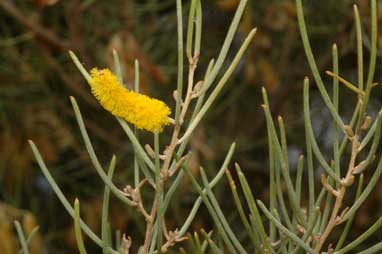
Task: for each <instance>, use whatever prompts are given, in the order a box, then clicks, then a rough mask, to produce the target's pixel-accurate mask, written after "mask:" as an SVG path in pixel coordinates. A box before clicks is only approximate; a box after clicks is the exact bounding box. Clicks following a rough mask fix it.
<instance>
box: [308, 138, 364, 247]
mask: <svg viewBox="0 0 382 254" xmlns="http://www.w3.org/2000/svg"><path fill="white" fill-rule="evenodd" d="M351 141H352V153H351V157H350V161H349V166H348V171H347V173H346V176H345V178H344V179H343V180H342V181H341V187H340V189H339V190H337V191H336V192H337V193H338V195H337V196H335V198H336V201H335V203H334V207H333V210H332V213H331V216H330V219H329V222H328V224H327V226H326V228H325V230H324V232H323V233H322V235H321V236H320V237H319V240H318V242H317V244H316V247H315V250H316V251H317V252H318V253H319V252H320V250H321V249H322V246H323V245H324V243H325V241H326V239H327V238H328V237H329V235H330V233H331V232H332V230H333V228H334V227H335V226H336V225H338V223H339V221H340V220H341V216H343V215H344V212H342V213H341V214H340V215H338V214H339V211H340V209H341V207H342V201H343V199H344V197H345V194H346V190H347V187H349V185H351V184H352V183H353V180H354V176H353V174H352V172H353V169H354V167H355V161H356V158H357V155H358V146H359V142H358V135H354V136H353V137H352V138H351ZM345 210H346V209H345ZM345 212H346V211H345Z"/></svg>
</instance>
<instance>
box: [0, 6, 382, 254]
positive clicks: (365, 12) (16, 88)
mask: <svg viewBox="0 0 382 254" xmlns="http://www.w3.org/2000/svg"><path fill="white" fill-rule="evenodd" d="M183 2H184V20H186V18H187V17H188V16H187V11H188V8H189V1H183ZM238 2H239V0H203V1H202V6H203V37H202V50H201V57H200V62H199V65H198V71H197V77H198V78H202V75H203V74H204V71H205V69H206V65H207V64H208V62H209V60H210V59H211V58H213V57H215V56H216V55H217V54H218V52H219V49H220V46H221V44H222V42H223V39H224V36H225V33H226V31H227V29H228V26H229V24H230V21H231V18H232V17H233V14H234V11H235V9H236V6H237V4H238ZM248 2H249V3H248V6H247V9H246V11H245V14H244V17H243V19H242V21H241V24H240V29H239V32H238V33H237V34H236V37H235V39H234V44H233V47H232V49H233V50H232V52H233V53H231V55H229V59H228V60H231V59H232V57H233V54H234V52H236V50H237V48H238V47H239V46H240V44H241V42H242V41H243V39H244V38H245V36H246V34H247V33H248V32H249V30H250V29H251V28H253V27H254V26H256V27H258V33H257V35H256V37H255V40H254V42H253V43H252V45H251V47H250V49H249V50H248V52H247V53H246V55H245V57H244V59H243V61H242V62H241V63H240V65H239V67H238V68H237V70H236V71H235V74H234V77H233V78H231V79H230V81H229V83H228V84H227V86H226V88H225V89H224V91H223V93H222V95H221V96H220V97H219V99H218V100H217V101H216V103H215V104H214V106H213V107H212V108H211V110H210V111H209V113H208V114H207V116H206V118H205V120H204V121H203V122H202V124H200V126H199V127H198V128H197V131H196V133H195V135H194V136H193V137H192V140H191V143H190V149H191V150H192V151H193V154H194V156H193V159H192V162H191V170H192V171H193V172H195V174H196V175H197V169H198V168H199V165H203V166H204V167H205V169H206V170H207V172H208V173H209V175H210V176H212V175H214V173H215V172H216V170H217V169H218V168H219V166H220V164H221V163H222V161H223V159H224V157H225V154H226V152H227V150H228V148H229V145H230V144H231V143H232V142H233V141H236V142H237V149H236V152H235V155H234V159H233V161H237V162H239V163H240V165H241V167H242V168H243V169H244V170H245V173H246V175H247V177H248V179H249V181H250V183H251V184H252V188H253V190H254V192H255V194H256V195H257V197H258V198H263V199H266V198H267V195H268V190H267V188H268V184H267V183H268V160H267V136H266V128H265V117H264V115H263V112H262V109H261V107H260V105H261V103H262V100H261V94H260V89H261V87H262V86H264V87H265V88H266V89H267V90H268V92H269V94H270V100H271V110H272V112H273V114H274V116H277V115H282V116H283V117H284V120H285V124H286V128H287V136H288V142H289V144H288V145H289V151H290V154H289V156H290V162H291V168H292V169H293V170H294V169H295V166H296V163H297V158H298V156H299V155H300V154H303V153H305V152H304V147H305V141H304V128H303V121H302V104H301V99H302V80H303V78H304V76H306V75H308V76H310V75H311V74H310V70H309V67H308V65H307V61H306V58H305V54H304V51H303V49H302V44H301V41H300V35H299V31H298V28H297V22H296V20H297V18H296V9H295V6H294V1H290V0H256V1H255V0H251V1H248ZM378 2H380V4H379V8H378V17H379V19H378V23H379V25H380V26H379V27H382V1H378ZM354 3H356V4H358V5H359V9H360V13H361V18H362V25H363V31H364V38H365V41H364V57H365V62H366V63H367V61H368V55H369V48H368V45H369V44H368V42H369V40H368V34H369V16H370V11H369V1H365V0H358V1H357V0H320V1H319V0H306V1H304V8H305V17H306V21H307V24H308V32H309V35H310V38H311V43H312V47H313V51H314V53H315V56H316V60H317V63H318V66H319V69H320V70H321V71H322V72H323V71H325V70H329V69H331V68H332V67H331V46H332V43H336V44H337V45H338V48H339V58H340V73H341V75H342V76H343V77H346V78H347V79H348V80H350V81H356V73H357V71H356V52H355V29H354V26H353V24H354V19H353V9H352V5H353V4H354ZM185 23H186V22H185ZM176 29H177V27H176V9H175V0H160V1H159V0H139V1H138V0H111V1H100V0H65V1H64V0H0V239H1V240H2V241H1V242H2V244H1V245H0V253H2V254H14V253H17V251H18V249H19V245H18V241H17V238H16V234H15V230H14V228H13V220H15V219H18V220H20V221H21V222H22V224H23V226H24V230H25V231H26V234H28V233H30V231H31V230H32V229H33V227H34V226H36V225H40V230H39V234H38V235H37V236H36V237H35V240H34V241H33V243H32V246H31V253H32V254H37V253H58V254H61V253H63V254H64V253H68V254H69V253H74V252H75V247H76V244H75V239H74V235H73V225H72V224H73V223H72V219H71V218H70V217H69V216H68V215H67V213H66V211H65V210H64V209H63V207H62V205H61V204H60V202H59V201H58V199H57V198H56V196H55V195H54V193H53V191H52V189H51V188H50V186H49V184H48V182H47V181H46V180H45V179H44V177H43V176H42V173H41V172H40V170H39V168H38V166H37V164H36V163H35V161H34V159H33V156H32V154H31V151H30V148H29V146H28V145H27V140H28V139H33V140H34V141H35V143H36V145H37V146H38V147H39V149H40V151H41V154H42V155H43V157H44V159H45V161H46V163H47V165H48V166H49V169H50V171H51V173H52V175H53V177H54V178H55V179H56V181H57V183H58V184H59V186H60V187H61V188H62V190H63V191H64V193H65V194H66V196H67V198H68V199H69V200H70V201H71V202H72V201H73V200H74V198H75V197H79V198H80V200H81V206H82V212H83V217H84V219H85V221H86V222H87V223H88V224H89V225H90V227H91V228H92V229H94V230H95V231H96V232H98V233H99V229H100V210H101V205H102V192H103V184H102V182H101V180H100V179H99V177H98V176H97V174H96V172H95V170H94V169H93V168H92V166H91V163H90V160H89V158H88V156H87V153H86V150H85V147H84V145H83V142H82V140H81V137H80V133H79V130H78V128H77V124H76V121H75V119H74V115H73V111H72V108H71V105H70V101H69V98H68V97H69V96H70V95H72V96H75V97H76V98H77V100H78V103H79V106H80V108H81V111H82V114H83V117H84V119H85V122H86V126H87V128H88V132H89V134H90V136H91V138H92V141H93V143H94V146H95V148H96V152H97V154H98V156H99V158H100V159H101V161H102V162H103V163H104V164H106V163H108V161H109V160H110V158H111V156H112V154H114V153H115V154H116V155H117V158H118V164H117V170H116V175H115V182H116V184H117V185H118V186H124V185H125V184H126V183H130V184H131V183H132V182H133V181H132V166H133V164H132V147H131V145H130V144H129V142H128V140H127V138H126V137H125V134H124V133H123V131H122V130H121V128H120V126H119V124H118V123H117V122H116V121H115V119H114V118H113V117H112V116H111V115H110V114H109V113H107V112H106V111H104V110H103V109H101V107H100V106H99V105H98V103H97V102H96V100H95V99H94V98H93V97H92V95H91V93H90V92H89V89H88V85H87V84H86V82H85V80H84V79H83V78H82V76H81V75H80V73H79V72H78V71H77V70H76V68H75V66H74V65H73V63H72V61H71V59H70V58H69V56H68V53H67V52H68V50H73V51H74V52H75V53H76V54H77V55H78V56H79V58H80V59H81V61H83V63H84V65H85V66H86V67H87V68H88V69H89V68H91V67H94V66H98V67H107V66H109V67H110V68H112V67H113V62H112V53H111V52H112V49H116V51H117V52H118V54H119V56H120V61H121V65H122V68H123V74H124V79H125V80H126V82H127V84H128V85H130V86H131V85H132V82H133V81H134V71H133V70H134V66H133V64H134V59H138V60H139V62H140V70H141V73H140V76H141V83H140V84H141V89H142V91H143V93H146V94H149V95H151V96H154V97H157V98H160V99H162V100H164V101H166V102H167V103H168V104H170V105H171V106H173V105H174V102H173V99H172V95H171V94H172V91H173V90H174V89H175V88H176V73H177V50H176V45H177V44H176V43H177V42H176V39H175V38H176V36H175V34H176ZM381 44H382V32H380V33H379V37H378V45H379V46H382V45H381ZM378 53H379V55H381V54H382V52H378ZM380 60H381V58H380V57H378V60H377V71H376V75H375V79H374V80H375V82H380V81H381V71H382V69H381V66H382V65H381V64H380ZM365 68H366V66H365ZM112 69H113V68H112ZM325 79H326V81H327V82H326V83H327V84H331V81H330V79H329V78H328V77H325ZM328 89H329V92H330V89H331V85H328ZM381 92H382V91H381V89H380V88H377V89H375V93H374V94H373V100H372V101H371V106H370V112H371V115H375V113H376V112H377V111H378V110H379V108H380V107H381V99H382V97H381ZM311 98H312V102H311V103H312V104H311V105H312V106H311V108H312V117H313V123H314V127H315V133H316V136H317V137H318V140H319V144H320V147H321V148H322V149H323V151H325V152H326V154H327V155H328V156H329V155H330V153H331V150H330V149H331V142H332V140H331V132H330V130H331V126H332V123H331V117H330V115H329V114H328V112H327V110H326V109H325V107H324V104H323V101H322V99H321V97H320V96H319V93H318V92H317V91H316V88H315V86H314V85H313V86H312V95H311ZM355 102H356V98H355V96H354V95H353V94H351V93H348V92H347V91H345V89H342V90H341V96H340V103H341V107H340V112H341V114H342V116H343V117H344V119H345V122H347V121H348V120H346V119H349V117H350V115H351V112H352V110H353V108H354V105H355ZM165 133H166V132H165ZM165 135H166V134H165ZM167 135H168V132H167ZM141 137H142V140H143V141H142V142H146V143H147V142H151V138H152V137H151V136H150V135H148V134H145V133H142V134H141ZM232 165H233V164H231V166H232ZM232 169H233V166H232ZM316 172H317V180H318V177H319V175H320V172H321V169H320V168H317V169H316ZM365 177H366V180H367V179H368V178H369V177H370V172H369V173H366V176H365ZM216 195H217V197H220V199H219V200H220V201H221V205H222V207H223V208H224V211H225V212H226V215H227V217H228V218H229V220H231V221H234V220H236V219H238V218H237V216H238V215H237V213H235V212H233V211H234V209H232V208H233V199H232V198H227V197H230V196H229V195H230V190H229V186H228V184H227V182H226V180H223V181H222V182H221V183H220V184H218V186H217V187H216ZM176 196H177V197H178V198H177V197H175V198H174V201H175V202H172V205H171V210H170V211H169V213H171V214H173V217H172V219H173V221H170V222H169V223H170V225H172V226H173V227H175V226H176V225H180V224H181V223H182V222H183V220H184V218H185V216H187V214H188V212H189V209H190V207H191V206H192V205H193V202H194V201H195V198H196V193H195V191H194V190H193V188H192V186H191V185H190V184H189V183H188V182H187V180H186V181H185V182H184V184H182V187H181V189H180V190H179V191H178V192H177V194H176ZM179 197H182V198H181V199H180V198H179ZM381 214H382V184H378V185H377V189H376V190H375V191H374V192H373V194H372V195H371V197H370V199H369V200H368V201H367V202H366V203H365V204H364V205H363V206H362V207H361V209H360V211H359V213H358V216H357V217H356V219H355V223H354V226H353V228H352V230H351V233H350V237H354V236H357V235H359V232H362V230H365V228H367V227H368V226H369V225H370V224H371V222H372V221H375V219H376V218H377V217H379V216H380V215H381ZM110 220H111V224H112V228H113V229H114V230H117V229H118V230H121V231H122V232H126V233H127V234H128V235H130V236H132V238H133V244H134V242H135V243H137V242H140V241H141V240H142V237H143V232H144V225H143V224H142V223H140V222H142V221H143V219H142V217H140V215H137V213H136V212H135V211H134V210H133V209H126V208H125V207H123V205H122V204H121V203H119V202H118V201H117V200H113V201H112V202H111V216H110ZM211 227H212V225H211V223H210V220H209V219H208V215H207V211H206V210H205V209H204V208H203V207H202V208H201V210H200V211H199V213H198V216H197V218H196V220H195V223H194V225H193V227H192V228H191V230H196V231H197V230H199V229H200V228H206V229H207V230H208V229H211ZM372 240H376V238H374V239H372ZM379 240H381V238H380V239H379ZM87 244H88V245H89V249H90V250H92V252H91V253H100V250H99V249H97V248H94V247H93V249H92V247H91V246H92V243H91V242H90V241H87ZM183 247H184V248H186V249H187V243H185V244H183Z"/></svg>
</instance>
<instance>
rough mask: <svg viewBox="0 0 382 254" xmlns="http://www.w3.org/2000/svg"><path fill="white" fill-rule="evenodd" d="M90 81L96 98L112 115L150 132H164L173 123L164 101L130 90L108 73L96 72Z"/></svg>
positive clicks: (93, 70) (92, 72)
mask: <svg viewBox="0 0 382 254" xmlns="http://www.w3.org/2000/svg"><path fill="white" fill-rule="evenodd" d="M90 77H91V79H90V81H89V84H90V87H91V91H92V93H93V95H94V97H96V98H97V100H98V101H99V103H100V104H101V105H102V107H104V108H105V109H106V110H107V111H109V112H110V113H112V114H113V115H115V116H118V117H121V118H123V119H125V120H126V121H127V122H129V123H132V124H134V125H135V126H136V127H137V128H138V129H144V130H147V131H150V132H156V131H157V132H162V131H163V128H164V126H166V125H168V124H169V123H170V122H169V115H170V114H171V110H170V108H169V107H168V106H167V105H166V104H165V103H164V102H163V101H160V100H157V99H153V98H150V97H148V96H146V95H144V94H139V93H136V92H133V91H129V90H127V89H126V88H125V87H124V86H123V85H122V84H121V83H120V82H119V81H118V78H117V77H116V76H115V75H114V74H113V73H112V72H111V71H110V70H109V69H102V70H99V69H97V68H93V69H92V70H91V71H90Z"/></svg>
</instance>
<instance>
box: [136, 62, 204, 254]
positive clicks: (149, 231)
mask: <svg viewBox="0 0 382 254" xmlns="http://www.w3.org/2000/svg"><path fill="white" fill-rule="evenodd" d="M198 59H199V55H196V56H194V58H193V61H192V62H191V63H190V65H189V72H188V84H187V93H186V97H185V99H184V102H183V103H182V110H181V112H180V115H179V118H178V121H176V122H175V126H174V131H173V134H172V137H171V141H170V144H169V145H168V147H167V148H166V150H165V152H164V154H165V158H164V162H163V165H162V167H161V170H160V175H161V184H160V185H161V186H160V188H161V190H162V191H163V190H164V186H165V183H166V180H167V179H168V177H169V167H170V163H171V161H172V159H173V155H174V151H175V148H176V147H177V145H178V139H179V133H180V130H181V127H182V124H183V122H184V117H185V116H186V113H187V110H188V107H189V105H190V102H191V100H192V95H193V87H194V75H195V69H196V66H197V62H198ZM157 211H158V199H155V200H154V202H153V206H152V208H151V212H150V217H151V219H152V221H148V222H147V225H146V235H145V241H144V245H143V253H144V254H148V251H149V248H150V243H151V239H152V235H153V225H154V220H155V217H156V215H157ZM172 234H174V232H172ZM169 237H170V238H171V231H170V232H169ZM174 239H175V238H174ZM174 239H173V240H171V239H170V240H171V241H167V242H166V243H165V245H164V249H166V248H168V247H169V246H172V245H173V244H174V243H175V242H177V241H178V240H177V239H175V240H174ZM182 239H183V238H182ZM162 247H163V246H162Z"/></svg>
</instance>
